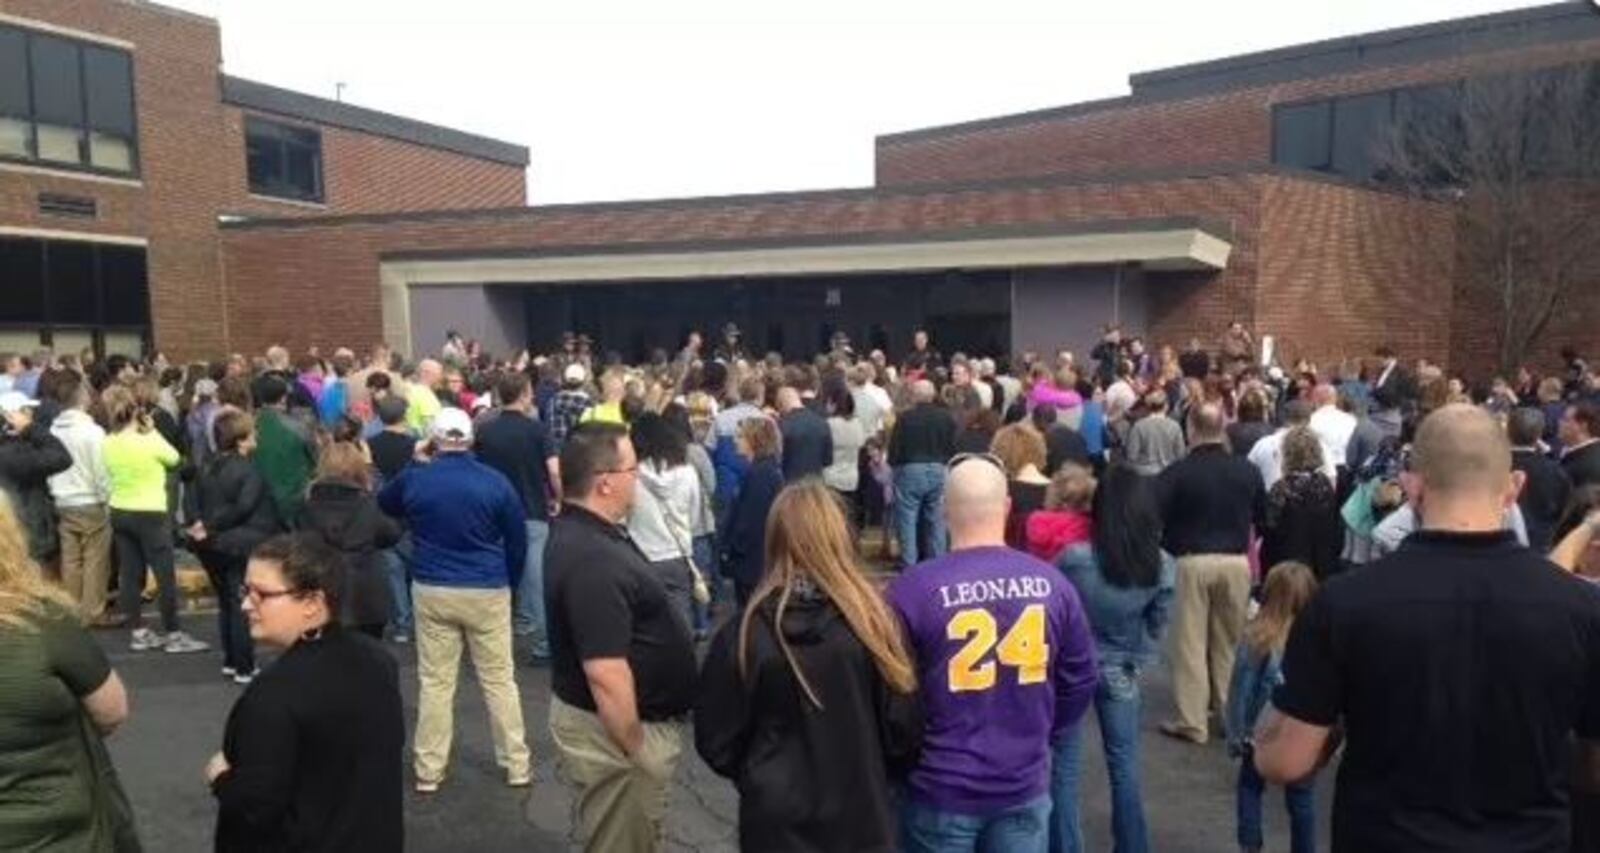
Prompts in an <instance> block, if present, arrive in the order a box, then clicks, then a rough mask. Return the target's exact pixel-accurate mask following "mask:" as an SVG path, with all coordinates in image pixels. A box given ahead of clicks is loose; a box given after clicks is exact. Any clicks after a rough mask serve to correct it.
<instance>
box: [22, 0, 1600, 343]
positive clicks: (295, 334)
mask: <svg viewBox="0 0 1600 853" xmlns="http://www.w3.org/2000/svg"><path fill="white" fill-rule="evenodd" d="M13 18H21V19H26V20H25V21H23V22H21V23H17V24H16V25H17V26H29V25H30V24H29V23H28V21H42V22H46V23H55V24H57V25H60V26H68V27H72V28H73V29H76V30H82V31H85V32H88V33H94V34H99V35H102V36H106V37H110V38H112V39H115V40H119V41H124V42H128V43H131V44H132V45H134V47H133V52H134V54H135V60H136V61H135V63H134V65H135V70H136V77H137V87H136V88H137V91H138V93H139V122H138V127H139V144H138V151H139V155H140V164H139V166H140V171H139V176H138V179H137V180H136V181H130V180H126V179H107V178H104V177H102V176H94V177H92V178H88V179H85V178H83V177H81V176H78V175H66V174H58V173H56V171H55V170H52V171H51V173H49V174H41V173H40V172H39V171H38V170H36V169H32V168H27V167H23V168H22V169H20V170H19V169H18V168H17V167H15V166H11V167H8V166H7V165H6V164H5V163H4V162H3V161H0V235H4V234H6V233H7V232H6V230H5V229H6V227H7V226H16V227H20V228H23V229H27V228H35V229H42V230H46V231H53V230H56V229H66V230H71V231H73V232H77V233H82V234H105V235H112V236H120V237H126V236H134V237H139V238H143V239H146V240H148V246H149V249H148V251H149V257H150V260H149V266H150V275H149V281H150V293H151V298H150V305H151V312H152V315H153V331H154V336H155V343H156V344H157V345H158V346H161V347H165V348H168V349H171V350H173V351H175V352H179V353H182V354H196V355H210V354H215V353H218V352H222V351H228V350H232V351H246V350H255V349H259V348H260V347H263V346H265V345H267V344H270V343H275V342H279V343H285V344H288V345H290V346H294V347H303V346H309V345H313V344H316V345H321V346H324V347H327V346H330V345H333V344H351V345H362V346H364V345H367V344H369V343H372V342H376V341H377V340H380V339H382V340H386V341H387V342H389V343H391V344H393V345H395V346H397V347H399V348H400V349H401V350H403V351H415V350H420V349H425V348H431V347H434V346H437V343H438V340H439V339H440V336H441V335H442V333H443V331H444V329H446V328H450V327H456V328H460V329H461V330H463V331H465V332H466V333H468V334H469V335H471V336H476V337H480V338H483V339H484V340H485V342H486V343H487V344H488V345H489V346H490V347H491V349H499V348H520V347H521V346H523V345H525V344H528V343H532V344H533V345H535V346H549V345H552V344H553V343H554V341H555V338H556V337H557V336H558V335H559V334H560V332H561V331H562V330H565V329H575V330H579V331H586V332H590V333H591V334H595V335H598V336H599V337H600V338H601V341H602V345H603V346H605V347H607V348H611V349H616V350H618V351H620V352H622V353H623V354H624V355H625V356H628V357H642V356H643V355H644V354H645V353H647V352H648V351H649V350H651V349H654V348H671V347H672V346H675V345H676V343H677V341H678V339H679V338H680V337H681V335H682V334H683V332H684V331H686V330H687V329H689V328H699V329H702V330H706V331H710V330H713V329H714V328H716V327H718V326H720V325H721V324H722V323H723V322H725V321H734V322H737V323H739V324H740V325H742V326H743V327H744V329H745V333H746V339H747V341H749V342H750V344H751V345H752V347H753V348H755V349H765V348H772V349H777V350H781V351H784V352H785V353H787V354H790V355H804V354H807V353H809V352H810V351H813V350H814V349H815V348H817V347H818V346H820V345H821V343H822V342H823V341H825V340H826V339H827V337H828V335H829V334H831V333H832V332H833V331H846V332H848V333H850V334H851V336H852V337H853V338H854V339H855V340H856V342H857V343H858V345H863V344H864V345H871V346H884V347H887V348H889V349H891V350H898V349H900V348H903V347H904V346H905V345H906V344H907V343H908V341H909V337H910V331H911V328H912V326H914V325H917V324H924V325H928V326H930V327H932V328H933V329H934V330H935V336H936V338H938V339H940V342H941V344H942V345H943V346H945V348H946V349H954V348H958V347H967V348H973V349H979V348H983V349H1000V350H1013V351H1015V350H1022V349H1039V348H1053V347H1056V346H1068V347H1071V348H1074V349H1078V350H1080V351H1081V350H1083V349H1086V348H1087V347H1088V345H1089V344H1090V343H1092V341H1093V339H1094V337H1095V335H1096V334H1097V329H1098V327H1099V326H1100V324H1102V323H1104V322H1107V321H1110V320H1116V321H1119V322H1121V323H1122V324H1123V325H1124V326H1126V327H1129V328H1131V329H1133V330H1135V331H1139V332H1143V333H1145V334H1147V335H1148V336H1150V337H1152V338H1154V339H1156V340H1159V341H1163V342H1171V343H1176V344H1182V343H1184V342H1186V341H1188V340H1189V339H1190V338H1200V339H1202V340H1205V341H1214V340H1215V339H1216V337H1217V335H1218V334H1219V333H1220V331H1221V329H1222V328H1223V327H1224V326H1225V325H1226V324H1227V323H1228V322H1230V321H1232V320H1240V321H1243V322H1245V323H1247V324H1248V325H1250V326H1252V327H1253V328H1254V329H1255V330H1256V331H1257V333H1258V334H1260V335H1272V336H1273V337H1274V338H1275V340H1277V341H1278V343H1279V353H1280V357H1282V358H1285V359H1294V358H1298V357H1302V356H1303V357H1308V358H1312V359H1315V360H1319V361H1324V362H1326V361H1334V360H1339V359H1341V358H1345V357H1351V356H1362V355H1366V354H1368V353H1370V352H1371V351H1372V349H1373V348H1374V347H1376V346H1377V345H1379V344H1384V343H1387V344H1392V345H1394V346H1395V347H1396V348H1397V349H1399V350H1400V351H1401V352H1402V353H1404V354H1407V355H1409V356H1427V357H1430V358H1434V359H1438V360H1442V361H1446V362H1448V363H1449V364H1451V366H1452V367H1455V368H1456V369H1459V370H1462V371H1466V372H1469V373H1478V372H1481V371H1483V370H1486V369H1488V364H1489V361H1490V360H1491V359H1492V353H1493V350H1494V347H1493V346H1492V342H1493V334H1494V333H1493V328H1494V324H1493V323H1492V322H1488V321H1486V309H1485V308H1484V307H1483V306H1482V305H1480V304H1477V303H1476V301H1475V300H1472V299H1469V298H1468V297H1467V296H1466V295H1465V294H1463V293H1462V292H1461V288H1460V284H1459V278H1458V276H1457V275H1456V273H1457V270H1456V269H1455V268H1454V267H1455V264H1454V261H1453V259H1452V258H1453V253H1452V252H1451V251H1450V247H1451V246H1453V245H1454V242H1453V241H1454V240H1455V237H1456V229H1455V224H1454V219H1453V214H1452V212H1451V210H1450V208H1449V207H1447V206H1444V205H1439V204H1433V203H1428V202H1421V201H1415V200H1411V199H1408V198H1405V197H1402V196H1400V195H1397V194H1394V193H1392V192H1388V191H1385V190H1384V189H1382V188H1381V186H1376V185H1374V183H1373V181H1372V180H1371V177H1372V176H1371V174H1370V172H1371V170H1372V168H1373V165H1372V163H1371V162H1370V160H1371V158H1370V155H1369V152H1368V151H1367V150H1366V148H1367V147H1370V142H1371V137H1372V135H1373V134H1374V133H1375V130H1374V128H1375V127H1378V126H1381V125H1382V124H1383V122H1384V121H1387V120H1391V119H1392V118H1393V117H1394V116H1397V115H1399V114H1400V113H1401V111H1402V110H1405V109H1413V108H1416V105H1418V104H1423V103H1425V102H1426V99H1427V98H1429V97H1435V96H1437V95H1438V93H1439V92H1440V91H1443V90H1445V89H1448V87H1449V86H1450V85H1451V84H1452V83H1455V82H1458V81H1460V80H1462V79H1464V78H1470V77H1474V76H1477V75H1484V74H1494V73H1501V72H1505V71H1508V70H1521V69H1534V68H1545V67H1553V66H1560V65H1566V64H1571V63H1575V62H1592V61H1594V60H1597V59H1600V15H1597V14H1595V12H1594V10H1593V8H1592V7H1591V6H1590V4H1587V3H1579V2H1568V3H1561V4H1556V5H1552V6H1545V7H1539V8H1535V9H1527V10H1520V11H1516V12H1509V13H1504V14H1498V15H1489V16H1482V17H1478V18H1469V19H1461V20H1455V21H1446V22H1442V23H1438V24H1430V25H1424V26H1421V27H1410V28H1405V29H1400V30H1392V31H1385V32H1381V33H1373V34H1368V35H1363V36H1357V37H1352V38H1345V39H1336V40H1333V41H1328V42H1322V43H1317V44H1312V45H1305V46H1298V47H1290V48H1284V49H1281V50H1275V51H1268V52H1265V53H1260V54H1251V55H1248V56H1242V57H1234V58H1230V59H1223V60H1218V61H1215V62H1207V63H1201V64H1198V65H1191V66H1183V67H1179V68H1172V69H1165V70H1161V71H1155V72H1149V73H1144V74H1137V75H1134V76H1133V78H1132V79H1131V81H1130V82H1131V86H1130V88H1131V92H1130V94H1129V95H1128V96H1125V97H1122V98H1114V99H1109V100H1106V101H1098V102H1093V103H1087V104H1077V105H1072V106H1067V107H1062V108H1057V109H1050V110H1042V111H1037V112H1032V113H1026V114H1020V115H1015V116H1002V117H998V118H989V119H982V120H979V121H974V122H967V123H962V124H958V125H951V126H946V127H936V128H928V129H923V130H916V131H910V132H905V133H898V134H892V135H888V136H884V137H880V138H879V139H878V140H877V142H876V162H877V180H876V185H875V186H873V187H870V188H864V189H850V190H834V191H819V192H801V193H780V194H770V195H752V196H731V197H722V198H705V199H680V200H669V201H650V202H621V203H606V204H585V205H545V206H539V205H535V206H532V207H525V206H523V204H524V199H523V194H524V188H523V178H522V176H523V166H525V164H526V152H525V151H523V150H522V149H518V148H516V147H515V146H510V145H506V144H504V143H496V142H494V141H492V140H484V139H480V138H477V137H470V136H468V135H466V134H460V133H457V132H454V131H448V130H445V129H443V128H436V127H432V126H428V125H421V124H419V123H415V122H407V121H404V120H400V119H395V118H393V117H390V116H383V115H381V114H375V113H370V112H368V111H364V110H359V109H355V108H351V107H348V106H346V105H340V104H333V103H331V102H328V101H324V100H321V99H316V98H309V97H307V96H304V95H298V94H296V93H292V92H285V91H283V90H277V89H272V88H271V87H266V86H262V85H260V84H254V83H249V82H247V81H238V80H234V79H232V78H226V77H221V78H219V77H218V75H217V73H216V67H217V63H218V61H219V60H220V57H219V55H218V54H219V50H218V38H217V31H216V25H215V24H214V23H213V22H210V21H208V20H205V19H200V18H195V17H193V16H188V15H184V14H181V13H173V12H170V11H166V10H163V9H159V8H158V7H153V6H151V5H150V4H147V3H139V2H127V0H68V1H67V2H46V0H0V27H3V26H5V25H6V24H7V21H8V20H10V19H13ZM3 113H4V105H3V102H0V120H3V117H4V116H3ZM252 116H253V117H256V118H263V117H264V118H269V119H275V120H278V119H281V120H286V121H288V122H289V123H290V124H291V125H294V126H298V127H310V128H314V129H318V130H319V131H320V133H321V157H322V162H323V171H324V173H325V176H326V181H325V186H324V187H322V190H323V192H322V194H321V200H320V201H319V202H318V204H317V205H308V204H305V203H301V202H291V201H283V200H274V199H271V198H263V197H262V196H261V195H260V194H259V193H258V194H251V193H250V192H249V185H250V182H251V180H252V179H251V177H250V176H249V175H248V174H247V162H246V158H245V156H244V154H243V150H244V148H245V147H246V144H247V141H246V139H245V137H246V126H247V125H249V124H250V122H251V117H252ZM0 138H3V137H0ZM291 171H292V170H291ZM42 192H47V193H58V192H59V193H65V194H72V195H80V196H91V197H92V198H93V199H94V200H95V201H96V202H97V212H96V216H95V218H94V219H92V220H87V221H74V222H72V223H71V224H70V226H65V225H63V224H61V223H59V222H57V221H56V220H55V219H53V218H51V217H50V216H47V215H45V214H41V213H39V212H38V197H39V194H40V193H42ZM219 217H220V218H221V219H222V220H223V221H221V222H220V224H219ZM218 305H220V306H223V310H222V311H221V312H220V314H221V319H220V320H219V317H218V313H219V312H218V311H217V310H216V306H218ZM1490 313H1492V312H1490ZM0 321H3V318H0ZM1597 321H1600V282H1597V285H1596V286H1595V287H1591V288H1587V289H1586V290H1585V291H1584V293H1583V298H1581V299H1580V300H1579V301H1578V304H1575V305H1572V306H1569V310H1566V311H1564V312H1563V313H1562V316H1561V319H1560V320H1559V321H1558V322H1557V323H1556V324H1555V326H1554V327H1552V329H1551V331H1550V334H1549V335H1548V336H1547V338H1548V340H1547V344H1548V347H1547V350H1548V351H1546V352H1542V353H1541V356H1543V357H1548V356H1549V355H1550V354H1551V353H1552V352H1553V351H1554V350H1555V349H1556V348H1557V347H1559V346H1561V345H1564V344H1569V343H1570V344H1576V345H1580V346H1581V345H1585V344H1588V343H1590V342H1591V341H1592V338H1593V334H1592V330H1593V329H1594V328H1595V324H1596V322H1597Z"/></svg>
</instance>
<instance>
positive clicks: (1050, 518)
mask: <svg viewBox="0 0 1600 853" xmlns="http://www.w3.org/2000/svg"><path fill="white" fill-rule="evenodd" d="M1093 530H1094V523H1093V521H1092V520H1090V518H1089V516H1088V514H1087V513H1082V512H1077V511H1076V510H1066V509H1041V510H1039V511H1037V512H1035V513H1033V514H1031V515H1029V516H1028V553H1029V554H1032V555H1033V556H1035V557H1038V558H1039V559H1041V560H1044V561H1046V562H1049V563H1054V562H1055V561H1056V558H1057V557H1059V556H1061V552H1062V551H1065V550H1066V549H1067V547H1068V546H1071V545H1076V544H1078V543H1079V542H1088V541H1089V538H1090V536H1091V534H1092V532H1093Z"/></svg>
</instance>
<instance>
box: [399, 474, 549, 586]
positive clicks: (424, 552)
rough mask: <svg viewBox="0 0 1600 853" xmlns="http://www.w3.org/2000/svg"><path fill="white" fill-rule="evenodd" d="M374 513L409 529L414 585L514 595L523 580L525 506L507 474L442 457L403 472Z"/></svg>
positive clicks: (525, 540)
mask: <svg viewBox="0 0 1600 853" xmlns="http://www.w3.org/2000/svg"><path fill="white" fill-rule="evenodd" d="M378 506H380V507H382V508H383V511H384V512H386V513H388V514H389V515H392V516H395V517H397V518H402V519H404V520H405V522H406V526H407V527H408V528H409V529H410V531H411V537H412V539H413V541H414V542H415V545H416V557H415V563H414V565H415V577H416V580H417V582H418V583H423V584H429V585H432V586H446V587H467V588H471V589H499V588H502V587H510V588H512V589H515V588H516V587H517V584H518V582H520V581H521V580H522V561H523V558H524V557H525V556H526V554H527V550H528V528H527V527H526V526H524V525H523V512H522V499H521V498H520V497H518V496H517V492H516V490H515V489H513V488H512V487H511V482H510V481H509V480H507V479H506V477H505V475H504V474H501V473H500V472H499V471H496V470H495V469H493V468H490V467H489V466H488V465H485V464H483V463H482V462H479V461H478V460H477V459H475V458H473V456H472V454H471V453H443V454H440V455H439V456H438V458H436V459H434V461H433V462H431V463H429V464H427V465H412V466H410V467H408V468H406V469H405V470H404V471H402V472H401V473H400V476H398V477H396V478H394V480H392V481H390V482H389V483H388V485H385V486H384V487H383V491H381V492H379V493H378Z"/></svg>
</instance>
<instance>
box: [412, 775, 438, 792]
mask: <svg viewBox="0 0 1600 853" xmlns="http://www.w3.org/2000/svg"><path fill="white" fill-rule="evenodd" d="M417 793H419V794H437V793H439V782H438V781H437V780H435V781H432V782H429V781H427V780H425V779H418V780H417Z"/></svg>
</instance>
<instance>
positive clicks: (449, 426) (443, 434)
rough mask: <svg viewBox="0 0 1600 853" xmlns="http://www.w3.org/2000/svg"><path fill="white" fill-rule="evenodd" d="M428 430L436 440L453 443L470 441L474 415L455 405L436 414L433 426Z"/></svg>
mask: <svg viewBox="0 0 1600 853" xmlns="http://www.w3.org/2000/svg"><path fill="white" fill-rule="evenodd" d="M428 432H429V434H431V435H432V436H433V439H434V440H435V441H441V442H450V443H451V444H463V443H470V442H471V441H472V416H471V415H468V414H467V413H466V412H463V411H461V410H460V409H457V408H454V407H451V408H448V409H443V410H441V411H440V412H439V414H437V415H434V417H433V426H431V427H429V428H428Z"/></svg>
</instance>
